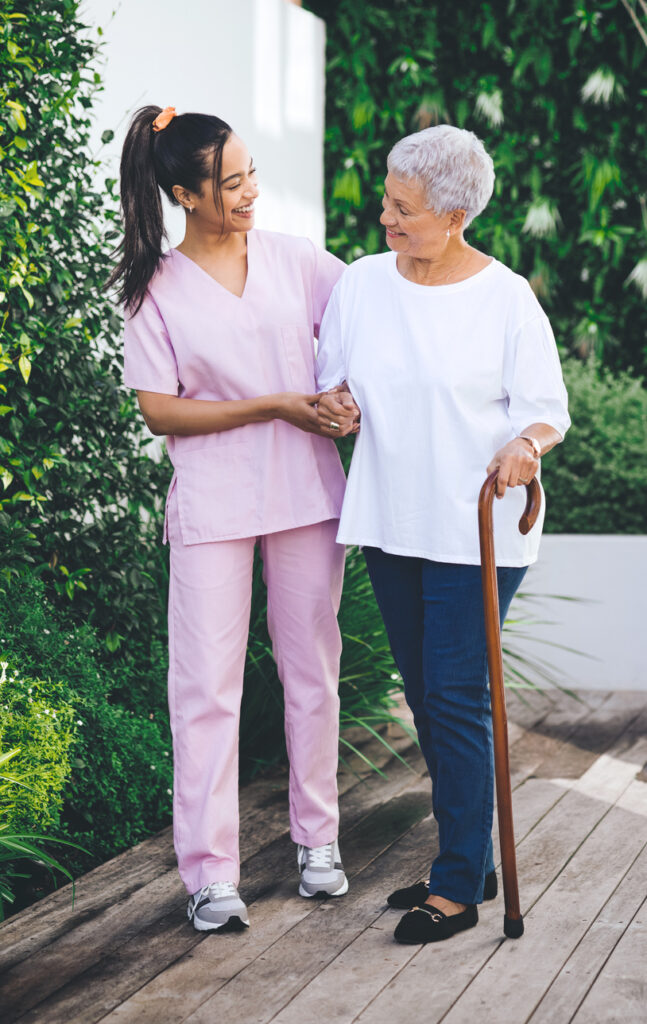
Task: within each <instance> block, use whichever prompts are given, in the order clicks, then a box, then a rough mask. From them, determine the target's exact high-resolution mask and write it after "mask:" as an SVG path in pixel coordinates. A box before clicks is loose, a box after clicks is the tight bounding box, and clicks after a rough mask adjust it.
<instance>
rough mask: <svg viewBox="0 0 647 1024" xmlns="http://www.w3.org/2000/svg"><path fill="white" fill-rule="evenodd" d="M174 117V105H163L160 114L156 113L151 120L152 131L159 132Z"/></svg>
mask: <svg viewBox="0 0 647 1024" xmlns="http://www.w3.org/2000/svg"><path fill="white" fill-rule="evenodd" d="M174 117H175V107H164V110H163V111H162V113H161V114H158V115H157V117H156V118H155V120H154V121H153V131H154V132H161V131H162V129H163V128H166V126H167V125H168V124H170V123H171V121H172V120H173V118H174Z"/></svg>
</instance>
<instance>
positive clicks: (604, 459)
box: [542, 360, 647, 533]
mask: <svg viewBox="0 0 647 1024" xmlns="http://www.w3.org/2000/svg"><path fill="white" fill-rule="evenodd" d="M564 380H565V382H566V387H567V389H568V392H569V409H570V413H571V418H572V420H573V426H572V427H571V429H570V430H569V432H568V434H567V435H566V439H565V441H564V443H563V444H561V445H558V446H557V448H554V449H553V451H552V452H550V454H549V455H547V456H546V457H545V459H544V460H543V466H542V482H543V485H544V488H545V491H546V496H547V515H546V525H545V529H546V531H547V532H549V533H647V458H646V454H647V391H646V390H645V388H644V387H643V385H642V381H640V380H635V379H633V378H632V377H631V376H630V375H629V374H626V373H623V374H620V375H618V376H617V377H614V376H613V375H612V374H611V373H609V372H608V371H604V370H600V369H599V368H598V367H596V365H595V363H593V362H589V363H587V364H585V365H582V364H581V363H579V362H577V361H576V360H566V362H565V363H564Z"/></svg>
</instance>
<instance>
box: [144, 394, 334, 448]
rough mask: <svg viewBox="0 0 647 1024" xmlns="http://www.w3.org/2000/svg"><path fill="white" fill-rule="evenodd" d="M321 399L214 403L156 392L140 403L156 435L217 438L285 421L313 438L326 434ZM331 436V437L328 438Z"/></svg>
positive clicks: (295, 397) (291, 397) (296, 397)
mask: <svg viewBox="0 0 647 1024" xmlns="http://www.w3.org/2000/svg"><path fill="white" fill-rule="evenodd" d="M320 397H321V396H320V395H302V394H299V393H298V392H292V391H285V392H281V393H279V394H276V395H261V396H260V397H258V398H242V399H236V400H234V401H227V402H225V401H223V402H214V401H207V400H204V401H203V400H202V399H199V398H178V397H177V396H175V395H164V394H159V393H157V392H154V391H138V392H137V399H138V401H139V408H140V409H141V411H142V415H143V417H144V420H145V421H146V426H147V427H148V429H149V430H150V431H151V433H152V434H175V435H176V436H183V437H188V436H191V435H192V434H217V433H220V432H221V431H223V430H234V429H235V428H236V427H244V426H246V425H247V424H248V423H267V422H268V421H269V420H285V421H286V423H291V424H292V425H293V426H295V427H298V428H299V430H305V431H307V432H309V433H312V434H323V433H325V431H324V430H322V429H321V427H320V425H319V419H318V416H317V411H316V409H315V405H316V403H317V402H318V400H319V398H320ZM328 436H329V435H328Z"/></svg>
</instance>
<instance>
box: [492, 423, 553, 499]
mask: <svg viewBox="0 0 647 1024" xmlns="http://www.w3.org/2000/svg"><path fill="white" fill-rule="evenodd" d="M530 437H533V438H534V439H535V440H536V441H537V442H538V443H539V446H540V448H541V452H540V455H545V454H546V452H549V451H550V450H551V448H554V447H555V445H556V444H559V442H560V441H561V440H562V435H561V434H560V433H559V432H558V431H557V430H555V428H554V427H551V426H550V425H549V424H548V423H531V424H530V426H528V427H525V429H524V430H522V431H521V434H520V435H519V437H515V438H513V440H512V441H508V443H507V444H505V445H504V446H503V448H499V450H498V452H496V453H495V455H494V457H493V459H492V461H491V462H490V465H489V466H488V468H487V473H488V475H489V474H490V473H493V472H494V470H495V469H498V470H499V475H498V478H497V488H496V496H497V498H502V497H503V495H504V494H505V492H506V488H507V487H516V486H517V485H518V484H528V483H530V481H531V480H532V478H533V477H534V476H535V474H536V472H537V470H538V469H539V458H537V457H536V455H535V452H534V449H533V445H532V442H531V441H529V440H528V438H530Z"/></svg>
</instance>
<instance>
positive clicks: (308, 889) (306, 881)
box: [297, 840, 348, 899]
mask: <svg viewBox="0 0 647 1024" xmlns="http://www.w3.org/2000/svg"><path fill="white" fill-rule="evenodd" d="M297 863H298V865H299V871H300V872H301V882H300V884H299V896H305V897H306V899H310V898H311V897H312V896H343V895H344V893H347V892H348V879H347V878H346V875H345V874H344V869H343V867H342V863H341V857H340V855H339V844H338V843H337V840H335V841H334V843H327V844H326V846H313V847H310V846H298V847H297Z"/></svg>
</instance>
